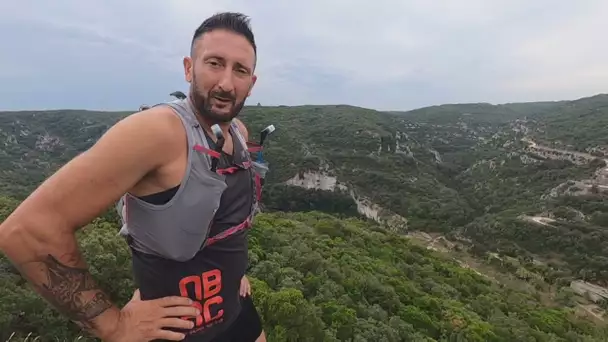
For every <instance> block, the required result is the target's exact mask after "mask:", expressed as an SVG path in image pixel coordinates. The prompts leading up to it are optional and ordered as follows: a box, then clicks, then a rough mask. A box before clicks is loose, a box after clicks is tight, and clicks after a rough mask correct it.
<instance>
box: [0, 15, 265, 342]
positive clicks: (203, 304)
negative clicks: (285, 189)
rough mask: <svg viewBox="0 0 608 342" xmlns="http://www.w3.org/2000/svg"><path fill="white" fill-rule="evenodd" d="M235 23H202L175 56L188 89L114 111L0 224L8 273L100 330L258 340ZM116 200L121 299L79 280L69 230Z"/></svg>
mask: <svg viewBox="0 0 608 342" xmlns="http://www.w3.org/2000/svg"><path fill="white" fill-rule="evenodd" d="M248 21H249V20H248V18H247V17H246V16H244V15H242V14H239V13H220V14H216V15H214V16H212V17H210V18H208V19H207V20H205V21H204V22H203V24H201V26H200V27H199V28H198V29H197V30H196V32H195V34H194V37H193V40H192V47H191V52H190V56H189V57H185V58H184V60H183V65H184V71H185V78H186V80H187V81H188V82H189V83H190V90H189V96H188V98H186V99H184V100H177V101H175V102H172V103H169V104H165V105H158V106H154V107H152V108H150V109H147V110H144V111H141V112H137V113H135V114H132V115H130V116H128V117H127V118H125V119H123V120H121V121H120V122H118V123H117V124H116V125H114V126H113V127H111V128H110V129H109V130H108V131H107V132H106V133H105V134H104V135H103V136H102V137H101V138H100V139H99V140H98V141H97V143H96V144H95V145H94V146H93V147H91V148H90V149H89V150H88V151H86V152H84V153H82V154H81V155H79V156H77V157H76V158H74V159H73V160H71V161H70V162H69V163H67V164H66V165H65V166H63V167H62V168H61V169H60V170H59V171H57V172H56V173H55V174H54V175H53V176H51V177H50V178H49V179H47V180H46V181H45V182H44V183H43V184H42V185H41V186H40V187H39V188H38V189H37V190H36V191H34V192H33V193H32V194H31V195H30V196H29V197H28V198H27V199H26V200H25V201H23V203H22V204H21V205H20V206H19V207H18V208H17V209H16V210H15V211H14V212H13V213H12V214H11V216H10V217H9V218H7V219H6V221H5V222H4V223H2V225H1V226H0V248H1V249H2V251H3V252H4V253H5V254H6V255H7V257H8V258H10V259H11V261H12V262H13V263H14V264H15V265H16V267H17V268H18V269H19V270H20V272H21V274H23V276H24V277H26V278H27V279H28V280H29V281H30V282H31V283H32V284H33V285H34V287H35V288H36V290H37V291H38V292H39V293H40V294H41V295H42V296H43V297H44V298H46V299H47V300H48V301H49V302H50V303H52V304H53V305H54V306H55V308H57V309H58V310H60V311H61V312H62V313H63V314H65V315H66V316H68V317H69V318H70V319H71V320H73V321H74V322H76V323H77V324H79V325H80V326H82V327H83V328H85V329H87V330H88V331H90V332H91V333H92V334H94V335H95V336H97V337H99V338H101V339H103V340H104V341H111V342H113V341H149V340H154V339H164V340H171V341H178V340H182V339H183V340H186V341H245V342H246V341H256V340H257V341H265V337H264V333H263V331H262V328H261V324H260V321H259V317H258V315H257V312H256V310H255V308H254V307H253V303H252V301H251V298H250V297H249V295H248V293H249V289H248V288H247V290H246V291H244V292H242V288H241V286H240V285H241V281H246V278H244V274H245V269H246V265H247V242H246V235H245V231H246V228H249V226H250V223H251V217H252V213H253V212H255V208H256V204H257V199H258V198H257V197H255V196H254V194H256V195H258V196H259V182H257V180H259V178H256V177H255V175H254V172H253V171H252V168H250V167H249V165H251V161H250V160H249V159H248V158H249V154H248V153H247V148H246V146H245V141H246V140H247V130H246V128H245V126H244V125H243V124H242V122H240V121H238V120H236V119H235V120H233V119H234V118H235V117H236V116H237V115H238V113H239V112H240V110H241V109H242V107H243V105H244V102H245V100H246V98H247V97H249V95H250V92H251V89H252V88H253V86H254V84H255V81H256V76H255V75H254V70H255V65H256V53H257V51H256V45H255V41H254V36H253V33H252V32H251V29H250V28H249V22H248ZM214 124H217V125H218V126H219V127H220V128H221V131H222V133H223V136H224V137H225V140H224V144H223V149H222V150H221V151H219V149H218V151H215V150H214V148H215V147H216V146H215V144H216V143H218V144H220V146H221V143H219V141H218V140H217V139H216V138H215V136H214V134H213V133H212V130H211V126H213V125H214ZM218 152H219V153H218ZM205 153H206V154H208V155H206V154H205ZM214 163H218V164H217V165H216V166H212V167H211V168H210V165H214ZM215 167H217V170H213V168H215ZM220 170H221V171H222V172H220ZM214 171H215V172H214ZM123 195H124V196H123ZM117 200H120V201H121V202H122V203H124V205H125V206H126V207H125V211H126V216H125V217H123V223H124V226H123V229H121V233H122V234H123V235H125V236H126V238H127V241H128V243H129V246H130V247H131V250H132V252H133V271H134V276H135V280H136V283H137V286H138V290H136V292H135V294H134V295H133V298H132V300H131V301H130V302H129V303H128V304H127V305H126V306H125V307H124V308H122V309H119V308H117V307H116V306H115V305H114V304H113V303H112V302H111V300H110V299H109V297H108V296H107V294H106V293H104V291H103V290H102V289H100V288H99V287H98V286H97V284H96V283H95V281H94V280H93V279H92V277H91V274H90V273H89V271H88V269H87V265H86V263H85V261H84V260H83V258H82V255H81V253H80V252H79V250H78V246H77V242H76V239H75V235H74V234H75V232H76V230H77V229H79V228H80V227H82V226H84V225H86V224H87V223H89V222H90V221H92V220H93V219H94V218H95V217H97V216H98V215H99V214H101V213H102V212H103V211H104V210H106V209H107V208H108V207H109V206H110V205H112V204H113V203H116V201H117ZM122 203H121V205H122ZM120 209H121V208H120V207H119V210H120ZM203 246H204V248H202V247H203ZM245 287H248V283H246V284H245ZM240 288H241V289H240ZM240 291H241V292H242V294H244V296H243V298H241V296H240V294H239V292H240Z"/></svg>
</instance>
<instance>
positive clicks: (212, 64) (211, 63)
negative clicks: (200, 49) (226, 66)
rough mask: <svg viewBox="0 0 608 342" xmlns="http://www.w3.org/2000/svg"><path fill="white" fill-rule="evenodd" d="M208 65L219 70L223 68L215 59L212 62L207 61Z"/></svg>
mask: <svg viewBox="0 0 608 342" xmlns="http://www.w3.org/2000/svg"><path fill="white" fill-rule="evenodd" d="M207 64H209V65H211V66H212V67H214V68H219V67H221V66H222V64H220V62H218V61H216V60H214V59H212V60H210V61H207Z"/></svg>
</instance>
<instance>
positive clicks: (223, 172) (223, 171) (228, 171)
mask: <svg viewBox="0 0 608 342" xmlns="http://www.w3.org/2000/svg"><path fill="white" fill-rule="evenodd" d="M238 170H239V168H238V167H236V166H231V167H227V168H225V169H217V170H216V172H217V173H218V174H220V175H226V174H233V173H235V172H237V171H238Z"/></svg>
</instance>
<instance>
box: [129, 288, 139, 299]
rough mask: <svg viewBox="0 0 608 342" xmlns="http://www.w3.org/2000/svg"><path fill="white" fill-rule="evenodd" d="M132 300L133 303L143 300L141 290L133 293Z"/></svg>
mask: <svg viewBox="0 0 608 342" xmlns="http://www.w3.org/2000/svg"><path fill="white" fill-rule="evenodd" d="M131 300H133V301H138V300H141V295H140V294H139V289H135V292H133V297H131Z"/></svg>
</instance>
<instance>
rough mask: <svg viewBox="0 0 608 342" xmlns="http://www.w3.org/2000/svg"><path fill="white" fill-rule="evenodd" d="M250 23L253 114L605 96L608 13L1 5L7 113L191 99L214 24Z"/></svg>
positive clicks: (271, 0)
mask: <svg viewBox="0 0 608 342" xmlns="http://www.w3.org/2000/svg"><path fill="white" fill-rule="evenodd" d="M221 11H238V12H242V13H244V14H246V15H248V16H249V17H250V18H251V26H252V29H253V31H254V34H255V38H256V43H257V45H258V66H257V69H256V74H257V76H258V81H257V83H256V85H255V87H254V89H253V92H252V95H251V97H250V98H249V99H248V101H247V104H249V105H255V104H257V103H258V102H259V103H261V104H262V105H302V104H350V105H354V106H361V107H367V108H374V109H378V110H409V109H414V108H419V107H424V106H429V105H438V104H444V103H469V102H489V103H506V102H526V101H546V100H568V99H577V98H581V97H586V96H592V95H595V94H598V93H608V44H607V43H608V38H607V36H606V34H607V32H608V20H606V17H608V1H603V0H597V1H591V0H589V1H586V0H580V1H570V0H568V1H561V0H535V1H530V0H491V1H490V0H441V1H440V0H373V1H370V0H367V1H364V0H348V1H346V0H327V1H325V0H306V1H294V0H289V1H288V0H282V1H280V0H213V1H210V0H126V1H118V0H84V1H83V0H52V1H49V0H2V1H0V42H1V43H2V48H1V50H0V51H1V52H0V110H32V109H40V110H42V109H58V108H79V109H98V110H134V109H137V108H138V107H139V105H140V104H144V103H145V104H154V103H159V102H163V101H166V100H169V99H170V98H169V96H168V94H169V93H171V92H172V91H175V90H181V91H184V92H187V89H188V86H189V85H188V83H187V82H186V81H185V80H184V73H183V66H182V59H183V57H184V56H185V55H187V54H188V53H189V48H190V41H191V38H192V34H193V33H194V30H195V29H196V28H197V27H198V25H200V23H201V22H202V21H204V20H205V19H206V18H207V17H209V16H211V15H213V14H215V13H217V12H221Z"/></svg>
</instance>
